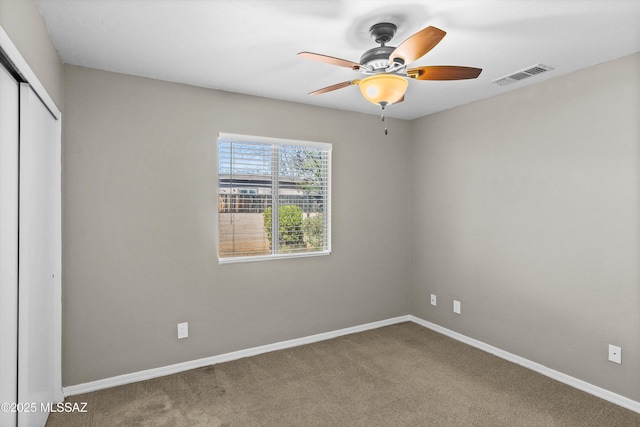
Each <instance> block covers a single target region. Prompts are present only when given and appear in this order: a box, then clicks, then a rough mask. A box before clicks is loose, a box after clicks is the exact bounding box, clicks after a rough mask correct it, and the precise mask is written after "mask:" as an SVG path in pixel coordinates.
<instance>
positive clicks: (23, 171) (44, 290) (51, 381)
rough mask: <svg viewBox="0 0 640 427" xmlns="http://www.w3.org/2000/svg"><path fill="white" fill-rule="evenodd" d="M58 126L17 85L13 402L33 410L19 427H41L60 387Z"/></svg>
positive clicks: (21, 418) (29, 93)
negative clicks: (15, 387)
mask: <svg viewBox="0 0 640 427" xmlns="http://www.w3.org/2000/svg"><path fill="white" fill-rule="evenodd" d="M60 174H61V163H60V127H59V123H58V121H57V119H56V118H55V116H53V115H52V114H51V112H50V111H49V110H48V109H47V107H46V106H45V105H44V104H43V103H42V101H41V100H40V99H39V98H38V96H37V95H36V94H35V93H34V92H33V90H32V89H31V88H30V86H29V85H28V84H24V83H23V84H21V85H20V190H19V191H20V202H19V209H20V210H19V221H20V235H19V246H18V256H19V261H18V265H19V268H18V277H19V284H18V292H19V316H18V323H19V327H18V401H19V402H29V403H36V405H37V406H38V408H37V409H38V411H36V412H21V413H19V414H18V425H28V426H38V425H44V423H45V422H46V419H47V416H48V413H47V412H42V411H40V409H41V404H42V403H44V404H48V403H51V402H57V401H60V400H61V399H62V396H61V390H60V389H59V385H60V378H59V375H60V348H59V346H60V333H61V331H60V327H61V324H60V318H61V316H60V315H61V313H60V311H61V289H60V283H61V282H60V271H61V263H60V254H61V241H60V240H61V239H60V235H61V226H60V218H61V212H60V184H61V177H60Z"/></svg>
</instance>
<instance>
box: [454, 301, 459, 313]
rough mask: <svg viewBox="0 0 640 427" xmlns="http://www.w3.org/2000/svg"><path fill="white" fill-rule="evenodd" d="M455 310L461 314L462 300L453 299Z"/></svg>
mask: <svg viewBox="0 0 640 427" xmlns="http://www.w3.org/2000/svg"><path fill="white" fill-rule="evenodd" d="M453 312H454V313H455V314H460V301H458V300H455V299H454V300H453Z"/></svg>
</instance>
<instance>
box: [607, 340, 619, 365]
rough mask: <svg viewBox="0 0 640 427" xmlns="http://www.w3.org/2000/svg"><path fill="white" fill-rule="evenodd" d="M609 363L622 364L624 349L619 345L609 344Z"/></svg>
mask: <svg viewBox="0 0 640 427" xmlns="http://www.w3.org/2000/svg"><path fill="white" fill-rule="evenodd" d="M609 361H610V362H614V363H620V364H622V349H621V348H620V347H618V346H617V345H611V344H609Z"/></svg>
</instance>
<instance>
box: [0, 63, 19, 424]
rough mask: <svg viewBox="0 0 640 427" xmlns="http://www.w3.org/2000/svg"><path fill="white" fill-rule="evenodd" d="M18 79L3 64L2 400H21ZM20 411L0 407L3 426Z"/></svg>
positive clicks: (0, 222) (0, 149)
mask: <svg viewBox="0 0 640 427" xmlns="http://www.w3.org/2000/svg"><path fill="white" fill-rule="evenodd" d="M18 102H19V98H18V82H17V81H16V80H15V79H14V78H13V77H12V76H11V75H10V74H9V73H8V72H7V70H6V69H5V68H4V67H3V66H2V65H1V64H0V295H1V296H2V297H0V403H1V402H17V400H18V395H17V393H18V383H17V381H18V124H19V122H18V120H19V116H18V111H19V110H18V106H19V104H18ZM16 422H17V414H16V413H11V412H3V411H0V426H10V427H13V426H15V425H16Z"/></svg>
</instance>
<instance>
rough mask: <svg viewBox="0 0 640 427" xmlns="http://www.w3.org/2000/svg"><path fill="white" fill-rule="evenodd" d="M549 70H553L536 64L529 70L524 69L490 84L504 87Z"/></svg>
mask: <svg viewBox="0 0 640 427" xmlns="http://www.w3.org/2000/svg"><path fill="white" fill-rule="evenodd" d="M551 70H553V68H552V67H549V66H548V65H542V64H536V65H533V66H531V67H529V68H525V69H524V70H520V71H518V72H515V73H513V74H509V75H508V76H505V77H501V78H499V79H496V80H494V81H493V82H492V83H495V84H497V85H498V86H506V85H510V84H512V83H517V82H519V81H520V80H524V79H528V78H529V77H533V76H536V75H538V74H542V73H545V72H547V71H551Z"/></svg>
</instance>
